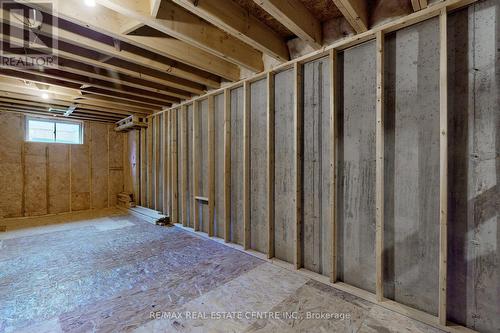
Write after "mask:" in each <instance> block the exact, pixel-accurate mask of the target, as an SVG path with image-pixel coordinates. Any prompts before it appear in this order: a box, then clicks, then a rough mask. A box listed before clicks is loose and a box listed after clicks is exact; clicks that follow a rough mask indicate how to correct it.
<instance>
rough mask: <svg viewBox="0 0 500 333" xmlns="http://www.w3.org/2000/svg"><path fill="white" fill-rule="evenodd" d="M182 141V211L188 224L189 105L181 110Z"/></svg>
mask: <svg viewBox="0 0 500 333" xmlns="http://www.w3.org/2000/svg"><path fill="white" fill-rule="evenodd" d="M179 117H180V124H179V131H180V143H181V166H182V167H181V212H182V225H183V226H184V227H187V225H188V223H187V222H188V215H187V211H188V189H187V185H188V174H187V171H188V170H189V168H188V142H187V141H188V135H187V107H186V106H185V105H183V106H181V110H180V114H179Z"/></svg>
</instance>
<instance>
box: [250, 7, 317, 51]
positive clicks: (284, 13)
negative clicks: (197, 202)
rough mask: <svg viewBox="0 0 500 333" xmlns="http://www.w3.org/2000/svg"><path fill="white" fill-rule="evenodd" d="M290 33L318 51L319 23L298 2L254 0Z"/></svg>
mask: <svg viewBox="0 0 500 333" xmlns="http://www.w3.org/2000/svg"><path fill="white" fill-rule="evenodd" d="M254 2H255V3H256V4H257V5H259V6H260V7H262V8H263V9H264V10H265V11H266V12H268V13H269V14H270V15H271V16H273V17H274V18H275V19H276V20H278V21H279V22H281V23H282V24H283V25H285V26H286V27H287V28H288V29H290V31H292V32H293V33H294V34H295V35H297V36H298V37H299V38H300V39H302V40H304V41H305V42H306V43H307V44H309V45H310V46H311V47H312V48H314V49H316V50H318V49H320V48H321V46H322V32H321V22H320V21H319V20H318V19H316V18H315V17H314V16H313V15H312V14H311V13H310V12H309V11H308V10H307V8H306V7H305V6H304V5H303V4H302V3H301V2H300V1H299V0H254Z"/></svg>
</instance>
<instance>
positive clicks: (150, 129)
mask: <svg viewBox="0 0 500 333" xmlns="http://www.w3.org/2000/svg"><path fill="white" fill-rule="evenodd" d="M147 145H148V176H147V177H148V208H152V207H153V177H152V176H153V118H148V139H147Z"/></svg>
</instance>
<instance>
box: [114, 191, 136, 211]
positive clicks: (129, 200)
mask: <svg viewBox="0 0 500 333" xmlns="http://www.w3.org/2000/svg"><path fill="white" fill-rule="evenodd" d="M118 206H120V207H124V208H132V207H135V202H134V195H133V194H132V193H128V192H120V193H118Z"/></svg>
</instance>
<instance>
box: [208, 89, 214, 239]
mask: <svg viewBox="0 0 500 333" xmlns="http://www.w3.org/2000/svg"><path fill="white" fill-rule="evenodd" d="M207 118H208V138H207V139H208V235H209V236H210V237H213V236H214V225H215V106H214V96H209V97H208V115H207Z"/></svg>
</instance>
